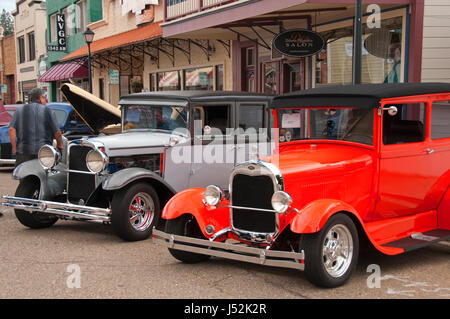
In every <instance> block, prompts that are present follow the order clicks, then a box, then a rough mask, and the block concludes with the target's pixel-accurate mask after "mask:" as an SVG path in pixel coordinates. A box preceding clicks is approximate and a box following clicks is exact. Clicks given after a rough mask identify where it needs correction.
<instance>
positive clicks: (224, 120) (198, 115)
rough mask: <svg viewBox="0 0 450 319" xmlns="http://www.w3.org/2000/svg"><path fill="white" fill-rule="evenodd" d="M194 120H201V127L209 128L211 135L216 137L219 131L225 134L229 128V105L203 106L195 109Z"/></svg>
mask: <svg viewBox="0 0 450 319" xmlns="http://www.w3.org/2000/svg"><path fill="white" fill-rule="evenodd" d="M194 119H197V120H198V119H202V120H203V123H202V126H203V128H205V126H209V127H211V129H212V132H211V135H217V133H218V132H219V131H220V132H222V134H224V135H225V134H226V132H227V128H229V127H230V106H229V105H205V106H202V107H196V108H195V111H194Z"/></svg>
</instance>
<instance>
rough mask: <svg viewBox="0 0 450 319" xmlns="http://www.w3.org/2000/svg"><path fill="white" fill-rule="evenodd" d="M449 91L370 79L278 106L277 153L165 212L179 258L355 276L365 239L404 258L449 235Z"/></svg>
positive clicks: (161, 235) (168, 240) (331, 277)
mask: <svg viewBox="0 0 450 319" xmlns="http://www.w3.org/2000/svg"><path fill="white" fill-rule="evenodd" d="M449 101H450V84H443V83H427V84H425V83H409V84H408V83H406V84H389V85H385V84H379V85H378V84H361V85H350V86H331V87H323V88H317V89H311V90H306V91H301V92H295V93H290V94H286V95H282V96H278V97H276V98H274V100H273V102H272V108H273V111H272V113H273V116H274V120H275V127H276V128H277V129H278V130H277V134H276V142H277V147H276V151H275V152H274V154H273V155H271V156H270V157H267V158H263V159H258V160H252V161H249V162H246V163H242V164H240V165H237V166H236V167H235V168H234V170H233V172H232V173H231V176H230V181H229V189H228V190H224V189H220V188H218V187H217V186H214V185H211V186H208V187H207V188H206V189H205V188H193V189H188V190H185V191H183V192H180V193H178V194H177V195H175V196H174V197H173V198H172V199H171V200H170V201H169V202H168V203H167V205H166V206H165V208H164V211H163V213H162V217H163V218H165V219H167V223H166V228H165V232H160V231H155V232H154V237H155V239H156V240H157V241H159V242H162V243H164V244H166V245H167V246H168V247H169V251H170V253H171V254H172V255H173V256H174V257H175V258H177V259H179V260H181V261H183V262H187V263H192V262H199V261H203V260H205V259H208V258H209V257H210V256H216V257H222V258H230V259H235V260H242V261H246V262H253V263H260V264H263V265H269V266H280V267H287V268H296V269H300V270H304V271H305V274H306V277H307V278H308V279H309V280H310V281H311V282H313V283H314V284H316V285H318V286H324V287H336V286H340V285H342V284H344V283H345V282H346V281H347V280H348V279H349V277H350V275H351V273H352V271H353V270H354V268H355V265H356V264H357V260H358V253H359V247H360V243H361V242H362V241H368V242H369V243H371V245H372V246H373V247H375V248H376V249H378V250H379V251H380V252H382V253H384V254H387V255H397V254H401V253H405V252H408V251H410V250H413V249H417V248H421V247H424V246H427V245H430V244H432V243H435V242H438V241H442V240H448V239H449V238H450V188H449V185H450V160H449V159H450V125H449V123H450V104H449Z"/></svg>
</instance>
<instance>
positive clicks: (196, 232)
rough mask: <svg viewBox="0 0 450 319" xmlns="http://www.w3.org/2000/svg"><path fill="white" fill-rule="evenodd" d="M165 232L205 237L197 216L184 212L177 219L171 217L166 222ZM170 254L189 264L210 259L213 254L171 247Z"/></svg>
mask: <svg viewBox="0 0 450 319" xmlns="http://www.w3.org/2000/svg"><path fill="white" fill-rule="evenodd" d="M165 232H166V233H167V234H172V235H178V236H187V237H193V238H200V239H205V236H203V234H202V232H201V231H200V228H199V227H198V224H197V222H196V221H195V218H194V217H193V216H192V215H188V214H184V215H181V216H180V217H178V218H175V219H169V220H167V222H166V228H165ZM169 252H170V254H171V255H172V256H173V257H175V258H176V259H178V260H179V261H182V262H184V263H187V264H196V263H200V262H203V261H206V260H208V259H209V258H210V257H211V256H208V255H203V254H197V253H191V252H188V251H183V250H177V249H172V248H169Z"/></svg>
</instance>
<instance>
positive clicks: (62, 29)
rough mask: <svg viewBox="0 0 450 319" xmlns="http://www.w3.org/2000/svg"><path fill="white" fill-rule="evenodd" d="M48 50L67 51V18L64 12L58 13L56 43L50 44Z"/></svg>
mask: <svg viewBox="0 0 450 319" xmlns="http://www.w3.org/2000/svg"><path fill="white" fill-rule="evenodd" d="M52 32H53V30H52ZM47 51H62V52H64V51H67V45H66V18H65V17H64V14H61V13H57V14H56V45H52V44H50V45H48V46H47Z"/></svg>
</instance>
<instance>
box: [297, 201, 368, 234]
mask: <svg viewBox="0 0 450 319" xmlns="http://www.w3.org/2000/svg"><path fill="white" fill-rule="evenodd" d="M341 211H345V212H348V213H350V214H352V215H354V216H355V217H356V218H357V219H358V220H359V222H360V223H361V224H362V220H361V219H360V217H359V215H358V213H357V212H356V210H355V209H354V208H353V207H352V206H351V205H349V204H347V203H345V202H343V201H340V200H336V199H319V200H315V201H313V202H311V203H309V204H308V205H306V206H305V207H304V208H303V209H301V210H299V211H298V212H297V213H296V216H295V217H294V218H293V219H292V221H291V226H290V227H291V230H292V231H293V232H294V233H299V234H300V233H316V232H318V231H320V230H321V229H322V227H323V226H324V225H325V223H326V222H327V221H328V219H329V218H330V217H331V216H332V215H333V214H335V213H338V212H341Z"/></svg>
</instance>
